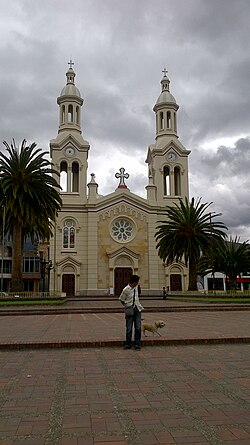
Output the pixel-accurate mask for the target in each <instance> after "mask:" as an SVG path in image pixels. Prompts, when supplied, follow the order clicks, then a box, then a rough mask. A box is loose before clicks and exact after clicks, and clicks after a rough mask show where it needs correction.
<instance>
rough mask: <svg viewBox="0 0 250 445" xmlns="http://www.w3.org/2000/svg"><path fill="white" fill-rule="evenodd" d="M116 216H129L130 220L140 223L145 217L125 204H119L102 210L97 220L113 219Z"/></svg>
mask: <svg viewBox="0 0 250 445" xmlns="http://www.w3.org/2000/svg"><path fill="white" fill-rule="evenodd" d="M117 216H124V217H125V216H130V217H131V218H135V219H140V220H141V221H143V220H146V218H145V215H144V214H143V213H142V212H141V211H139V210H137V209H134V208H132V207H131V206H129V205H125V204H120V205H118V206H115V207H112V208H110V209H108V210H104V211H103V212H102V213H100V215H99V220H101V219H102V220H105V219H107V218H115V217H117Z"/></svg>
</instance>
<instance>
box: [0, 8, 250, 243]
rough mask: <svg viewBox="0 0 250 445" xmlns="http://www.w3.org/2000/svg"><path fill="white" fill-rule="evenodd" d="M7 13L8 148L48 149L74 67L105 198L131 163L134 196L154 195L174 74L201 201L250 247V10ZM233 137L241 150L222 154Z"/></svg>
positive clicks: (3, 88)
mask: <svg viewBox="0 0 250 445" xmlns="http://www.w3.org/2000/svg"><path fill="white" fill-rule="evenodd" d="M0 9H1V15H0V37H1V38H0V57H1V67H2V69H1V71H0V103H1V113H0V135H1V139H6V140H7V141H11V139H12V138H13V137H14V138H15V139H16V140H17V141H21V140H22V139H23V138H26V139H27V140H29V141H35V142H37V144H38V146H41V147H43V148H44V149H46V150H47V149H48V145H49V140H50V139H52V138H54V137H55V136H56V134H57V129H58V106H57V103H56V98H57V96H58V95H59V94H60V91H61V89H62V88H63V86H64V85H65V80H66V78H65V72H66V70H67V62H68V60H69V58H70V57H72V58H73V60H74V62H75V66H74V68H75V71H76V74H77V77H76V84H77V86H78V87H79V89H80V91H81V93H82V96H83V98H84V99H85V104H84V108H83V115H82V117H83V133H84V137H85V138H86V139H87V140H89V142H90V144H91V151H90V155H89V158H90V159H89V162H90V165H91V168H92V167H93V170H97V172H98V176H99V178H100V187H99V188H100V190H99V191H100V193H102V194H103V193H109V192H111V191H112V190H114V189H115V187H116V181H115V180H114V176H113V175H114V172H115V171H117V168H119V167H118V162H119V157H120V158H121V162H122V163H123V166H124V167H125V168H126V170H127V171H128V172H130V175H131V176H130V179H129V184H128V186H129V188H130V190H131V191H133V192H136V193H139V192H140V191H141V188H143V192H144V187H145V185H146V183H147V178H146V175H147V168H146V166H145V163H144V160H145V157H146V153H147V146H148V145H149V144H151V143H153V142H154V138H155V116H154V113H153V111H152V108H153V106H154V104H155V101H156V99H157V97H158V95H159V93H160V80H161V75H162V73H161V70H162V69H163V67H164V65H166V67H167V69H168V70H169V78H170V80H171V84H170V87H171V92H172V93H173V94H174V96H175V97H176V100H177V103H178V104H179V105H180V110H179V112H178V132H179V135H180V140H181V141H182V142H183V143H184V145H186V146H187V148H189V149H191V150H192V153H191V155H190V164H189V172H190V195H191V196H203V197H204V199H205V200H206V201H211V200H212V201H214V207H215V208H218V211H222V212H223V218H224V217H225V219H226V221H225V222H226V223H227V224H228V226H229V229H230V233H231V232H232V233H239V234H244V236H248V235H247V233H249V237H250V221H249V217H248V215H249V210H250V209H249V197H248V196H249V189H250V184H249V180H248V171H249V137H250V132H249V121H250V107H249V102H250V97H249V96H250V90H249V85H248V78H249V72H250V61H249V60H250V59H249V54H248V42H249V39H250V28H249V22H250V3H249V0H237V1H235V0H210V1H207V0H177V1H175V2H173V1H170V0H155V1H154V2H153V3H152V0H137V1H136V2H135V1H134V0H127V1H126V2H118V1H117V0H105V2H104V1H102V0H71V2H68V1H66V0H54V1H53V2H51V1H49V0H43V2H42V3H40V2H34V1H33V0H12V1H11V2H8V3H6V2H4V0H0ZM229 137H232V138H233V140H234V141H236V142H235V144H233V146H231V145H232V144H227V143H224V142H223V144H224V145H222V143H220V142H218V144H217V149H214V141H215V140H218V139H220V138H222V139H224V138H229ZM210 143H211V147H212V146H213V149H212V148H210ZM204 144H206V145H205V146H206V149H204ZM0 149H2V147H0ZM114 158H115V160H114ZM131 163H133V164H134V165H136V166H137V167H138V172H137V174H136V173H135V172H134V170H131V165H132V164H131ZM103 166H105V168H103ZM120 166H121V165H120ZM97 182H98V178H97ZM112 187H113V189H112Z"/></svg>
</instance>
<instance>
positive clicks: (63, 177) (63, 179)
mask: <svg viewBox="0 0 250 445" xmlns="http://www.w3.org/2000/svg"><path fill="white" fill-rule="evenodd" d="M60 186H61V187H62V192H67V191H68V164H67V162H66V161H62V162H61V164H60Z"/></svg>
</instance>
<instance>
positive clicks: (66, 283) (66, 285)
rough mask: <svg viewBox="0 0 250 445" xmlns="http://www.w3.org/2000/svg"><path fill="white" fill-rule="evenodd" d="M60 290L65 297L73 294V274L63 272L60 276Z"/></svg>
mask: <svg viewBox="0 0 250 445" xmlns="http://www.w3.org/2000/svg"><path fill="white" fill-rule="evenodd" d="M62 292H65V293H66V296H67V297H73V296H74V295H75V275H74V274H63V276H62Z"/></svg>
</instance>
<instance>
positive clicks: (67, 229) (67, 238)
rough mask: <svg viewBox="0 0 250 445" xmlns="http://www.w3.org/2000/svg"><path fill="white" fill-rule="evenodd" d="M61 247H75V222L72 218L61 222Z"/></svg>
mask: <svg viewBox="0 0 250 445" xmlns="http://www.w3.org/2000/svg"><path fill="white" fill-rule="evenodd" d="M63 247H64V249H73V248H74V247H75V222H74V221H73V219H66V220H65V221H64V224H63Z"/></svg>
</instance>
